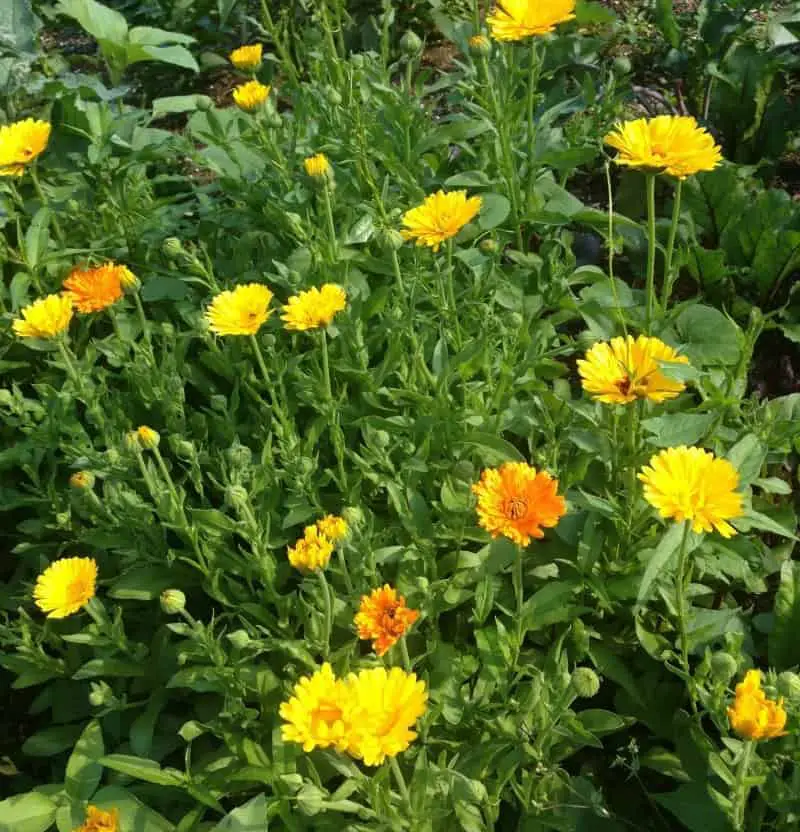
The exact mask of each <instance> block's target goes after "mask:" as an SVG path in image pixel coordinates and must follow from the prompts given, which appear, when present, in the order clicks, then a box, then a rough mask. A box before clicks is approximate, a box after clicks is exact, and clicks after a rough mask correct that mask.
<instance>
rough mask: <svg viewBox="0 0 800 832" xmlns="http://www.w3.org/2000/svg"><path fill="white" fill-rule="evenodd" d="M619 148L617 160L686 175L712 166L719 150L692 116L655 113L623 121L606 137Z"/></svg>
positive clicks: (717, 157)
mask: <svg viewBox="0 0 800 832" xmlns="http://www.w3.org/2000/svg"><path fill="white" fill-rule="evenodd" d="M604 141H605V143H606V144H607V145H609V146H610V147H613V148H615V149H616V150H618V151H619V155H618V156H617V159H616V162H617V164H618V165H627V166H628V167H632V168H639V169H641V170H644V171H649V172H651V173H666V174H668V175H670V176H676V177H677V178H678V179H685V178H686V177H687V176H691V175H692V174H695V173H699V172H701V171H704V170H714V168H715V167H716V166H717V165H718V164H719V163H720V162H721V161H722V151H721V150H720V148H719V146H718V145H717V144H715V143H714V139H713V138H712V136H711V134H710V133H709V132H708V131H707V130H705V129H703V128H702V127H700V126H699V125H698V123H697V122H696V121H695V120H694V119H693V118H692V117H691V116H656V117H655V118H650V119H647V118H638V119H635V120H633V121H625V122H622V123H620V124H617V125H616V127H615V128H614V129H613V130H612V131H611V133H609V134H608V135H607V136H606V137H605V140H604Z"/></svg>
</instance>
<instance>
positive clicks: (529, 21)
mask: <svg viewBox="0 0 800 832" xmlns="http://www.w3.org/2000/svg"><path fill="white" fill-rule="evenodd" d="M574 17H575V0H497V2H496V5H495V10H494V11H493V12H492V13H491V14H489V15H487V17H486V23H487V24H488V25H489V30H490V31H491V33H492V37H493V38H494V39H495V40H507V41H508V40H511V41H513V40H524V39H525V38H530V37H538V36H540V35H546V34H548V33H549V32H552V31H553V29H555V28H556V26H557V25H558V24H559V23H566V22H567V21H568V20H572V18H574Z"/></svg>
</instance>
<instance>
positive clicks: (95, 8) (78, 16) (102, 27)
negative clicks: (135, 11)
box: [56, 0, 128, 47]
mask: <svg viewBox="0 0 800 832" xmlns="http://www.w3.org/2000/svg"><path fill="white" fill-rule="evenodd" d="M56 11H58V12H61V14H65V15H67V16H68V17H71V18H73V19H75V20H77V21H78V23H80V25H81V26H82V27H83V28H84V29H85V30H86V31H87V32H88V33H89V34H90V35H91V36H92V37H93V38H95V39H96V40H99V41H108V42H109V43H112V44H115V45H116V46H119V47H121V46H124V45H125V43H126V41H127V39H128V24H127V22H126V20H125V18H124V17H123V16H122V15H121V14H120V13H119V12H117V11H114V9H110V8H109V7H108V6H104V5H103V4H102V3H98V2H96V0H59V3H58V6H57V7H56Z"/></svg>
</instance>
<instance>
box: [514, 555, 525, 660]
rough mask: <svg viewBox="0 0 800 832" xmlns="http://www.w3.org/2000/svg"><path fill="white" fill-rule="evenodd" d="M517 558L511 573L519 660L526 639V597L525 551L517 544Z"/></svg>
mask: <svg viewBox="0 0 800 832" xmlns="http://www.w3.org/2000/svg"><path fill="white" fill-rule="evenodd" d="M516 549H517V556H516V558H515V559H514V571H513V572H512V573H511V579H512V583H513V584H514V596H515V597H516V599H517V621H516V631H517V659H519V655H520V653H521V652H522V641H523V639H524V638H525V628H524V626H523V616H522V609H523V603H524V600H525V597H524V590H523V585H522V584H523V563H522V556H523V553H524V550H523V548H522V546H520V545H519V544H517V547H516Z"/></svg>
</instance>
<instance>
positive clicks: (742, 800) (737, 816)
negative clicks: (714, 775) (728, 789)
mask: <svg viewBox="0 0 800 832" xmlns="http://www.w3.org/2000/svg"><path fill="white" fill-rule="evenodd" d="M755 747H756V743H755V740H747V742H745V743H744V749H743V750H742V756H741V757H739V764H738V766H737V768H736V782H735V783H734V786H733V807H732V815H733V828H734V829H735V830H736V832H741V830H743V829H744V820H745V810H746V808H747V798H748V797H749V795H750V787H749V786H748V785H747V773H748V770H749V768H750V762H751V760H752V757H753V751H754V749H755Z"/></svg>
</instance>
